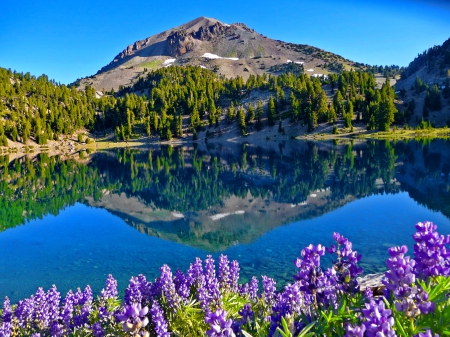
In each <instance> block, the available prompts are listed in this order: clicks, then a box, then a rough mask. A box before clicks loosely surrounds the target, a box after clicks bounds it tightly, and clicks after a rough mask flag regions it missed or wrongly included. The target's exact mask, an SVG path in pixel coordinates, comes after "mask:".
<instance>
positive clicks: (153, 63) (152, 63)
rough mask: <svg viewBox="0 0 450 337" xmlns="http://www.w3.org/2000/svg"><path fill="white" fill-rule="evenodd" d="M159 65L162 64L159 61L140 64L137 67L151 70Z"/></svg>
mask: <svg viewBox="0 0 450 337" xmlns="http://www.w3.org/2000/svg"><path fill="white" fill-rule="evenodd" d="M161 63H162V61H161V60H152V61H150V62H144V63H141V64H140V65H139V67H142V68H150V69H153V68H156V67H157V66H159V65H160V64H161Z"/></svg>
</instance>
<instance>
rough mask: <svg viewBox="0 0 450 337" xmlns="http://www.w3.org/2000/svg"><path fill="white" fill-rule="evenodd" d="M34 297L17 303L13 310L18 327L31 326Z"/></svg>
mask: <svg viewBox="0 0 450 337" xmlns="http://www.w3.org/2000/svg"><path fill="white" fill-rule="evenodd" d="M33 297H34V296H31V298H26V299H24V300H21V301H19V303H18V304H17V307H16V308H15V310H14V316H15V317H17V319H18V320H19V327H20V328H24V327H27V326H29V325H31V322H32V321H33V313H34V300H33Z"/></svg>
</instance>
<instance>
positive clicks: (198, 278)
mask: <svg viewBox="0 0 450 337" xmlns="http://www.w3.org/2000/svg"><path fill="white" fill-rule="evenodd" d="M202 279H203V266H202V260H201V259H199V258H198V257H197V258H196V259H195V262H194V263H191V264H190V266H189V269H188V271H187V273H186V280H187V282H188V285H189V286H193V285H196V287H197V288H198V287H199V286H200V284H201V283H202Z"/></svg>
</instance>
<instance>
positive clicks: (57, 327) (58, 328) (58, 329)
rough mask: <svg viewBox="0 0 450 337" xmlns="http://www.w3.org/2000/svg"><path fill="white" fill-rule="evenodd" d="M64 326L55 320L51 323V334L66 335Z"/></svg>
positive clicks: (56, 336) (60, 336) (55, 335)
mask: <svg viewBox="0 0 450 337" xmlns="http://www.w3.org/2000/svg"><path fill="white" fill-rule="evenodd" d="M64 333H65V332H64V326H63V325H62V324H59V323H58V322H57V321H54V322H53V323H52V324H51V325H50V336H52V337H63V336H64Z"/></svg>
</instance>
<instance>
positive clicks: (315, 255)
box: [294, 245, 336, 307]
mask: <svg viewBox="0 0 450 337" xmlns="http://www.w3.org/2000/svg"><path fill="white" fill-rule="evenodd" d="M324 254H325V247H323V246H322V245H318V246H314V245H309V246H308V247H306V248H304V249H303V250H302V251H301V255H302V258H303V259H299V258H298V259H297V260H296V261H295V265H296V267H297V268H299V271H298V272H297V274H296V275H294V279H295V280H296V281H298V282H299V283H300V289H301V290H302V291H303V296H304V301H305V304H306V305H310V304H314V305H324V306H327V307H328V306H329V305H330V304H335V302H336V294H335V284H336V281H335V279H336V276H335V274H336V272H335V270H333V269H329V270H328V271H327V273H326V274H325V273H324V272H323V270H322V268H320V257H321V256H323V255H324Z"/></svg>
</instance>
